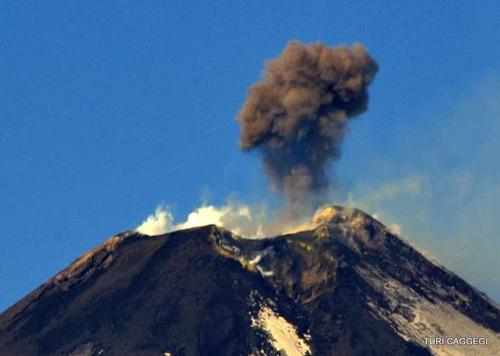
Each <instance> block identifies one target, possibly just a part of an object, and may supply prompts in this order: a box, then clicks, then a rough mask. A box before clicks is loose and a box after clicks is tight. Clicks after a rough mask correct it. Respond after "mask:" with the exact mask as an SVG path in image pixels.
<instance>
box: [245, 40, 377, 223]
mask: <svg viewBox="0 0 500 356" xmlns="http://www.w3.org/2000/svg"><path fill="white" fill-rule="evenodd" d="M377 71H378V65H377V63H376V62H375V61H374V60H373V59H372V58H371V57H370V55H369V54H368V52H367V51H366V49H365V48H364V47H363V46H362V45H360V44H355V45H353V46H352V47H347V46H339V47H333V48H332V47H327V46H325V45H323V44H321V43H314V44H310V45H306V44H303V43H300V42H296V41H294V42H290V43H289V44H288V46H287V47H286V48H285V50H284V51H283V53H282V54H281V56H280V57H278V58H276V59H273V60H270V61H269V62H268V63H267V65H266V67H265V69H264V73H263V78H262V80H261V81H260V82H258V83H257V84H255V85H254V86H253V87H252V88H250V90H249V93H248V98H247V100H246V102H245V103H244V105H243V108H242V109H241V111H240V113H239V115H238V121H239V123H240V125H241V139H240V146H241V148H242V149H243V150H254V149H255V150H258V151H259V152H260V153H261V154H262V161H263V166H264V169H265V172H266V173H267V175H268V176H269V178H270V181H271V186H272V188H273V190H277V191H279V192H280V193H282V194H284V195H285V197H286V198H287V199H288V201H289V213H291V215H292V216H294V215H295V216H300V215H302V214H303V213H304V212H306V211H308V210H311V208H317V207H318V206H320V205H321V204H322V200H321V193H323V192H324V191H325V189H326V188H327V187H328V186H329V178H328V175H327V168H328V165H329V163H330V162H331V161H333V160H336V159H339V157H340V145H341V143H342V139H343V137H344V135H345V133H346V131H347V123H348V121H349V119H351V118H353V117H355V116H357V115H359V114H361V113H363V112H365V111H366V109H367V104H368V91H367V87H368V86H369V84H370V83H371V82H372V80H373V78H374V76H375V74H376V73H377Z"/></svg>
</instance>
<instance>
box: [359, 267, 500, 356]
mask: <svg viewBox="0 0 500 356" xmlns="http://www.w3.org/2000/svg"><path fill="white" fill-rule="evenodd" d="M358 272H359V273H360V275H361V276H363V278H364V279H365V280H366V281H367V282H368V283H369V284H370V285H372V286H373V287H374V289H376V290H377V291H378V292H380V293H381V294H382V295H383V296H384V297H385V299H386V301H387V302H388V307H387V308H381V306H380V305H376V303H375V301H370V302H368V305H369V306H370V308H371V310H372V312H373V313H374V314H375V315H377V316H378V317H380V318H382V319H384V320H386V321H387V322H389V323H390V325H392V327H393V328H394V330H395V331H396V332H397V333H398V334H399V335H401V337H403V338H404V339H405V340H407V341H412V342H416V343H418V344H420V345H421V346H423V347H427V348H428V349H430V350H431V352H432V353H433V354H435V355H438V356H460V355H464V356H466V355H477V356H483V355H484V356H491V355H500V334H499V333H496V332H494V331H493V330H490V329H488V328H485V327H483V326H482V325H479V324H478V323H476V322H474V321H473V320H471V319H470V318H469V317H467V316H466V315H464V314H462V313H460V312H459V311H458V310H456V309H454V308H453V307H452V306H451V305H449V304H445V303H443V302H440V301H434V302H431V301H429V300H427V299H425V298H422V297H421V296H420V295H418V294H417V293H416V292H414V291H413V290H412V289H411V288H409V287H407V286H405V285H403V284H401V283H400V282H398V281H397V280H395V279H393V278H391V277H389V276H387V275H382V274H381V272H380V271H376V270H374V269H365V268H359V269H358ZM460 298H462V299H463V300H465V299H467V298H466V297H465V296H460ZM461 337H462V338H474V337H475V338H486V339H487V344H486V345H453V344H446V342H445V344H444V345H441V344H436V343H434V342H430V340H429V338H431V339H435V338H442V339H443V340H446V339H447V338H461ZM426 338H428V340H427V343H428V344H427V343H426Z"/></svg>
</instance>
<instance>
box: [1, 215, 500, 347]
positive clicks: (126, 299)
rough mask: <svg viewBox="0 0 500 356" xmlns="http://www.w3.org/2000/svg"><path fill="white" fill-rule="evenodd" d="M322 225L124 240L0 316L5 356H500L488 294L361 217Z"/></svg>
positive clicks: (499, 323) (207, 229) (498, 322)
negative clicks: (464, 339) (260, 234)
mask: <svg viewBox="0 0 500 356" xmlns="http://www.w3.org/2000/svg"><path fill="white" fill-rule="evenodd" d="M315 218H316V220H315V221H313V222H314V224H315V226H314V228H312V229H304V230H303V231H299V232H296V233H292V234H287V235H283V236H277V237H273V238H265V239H243V238H241V237H238V236H235V235H234V234H232V233H231V232H230V231H228V230H226V229H224V228H221V227H217V226H215V225H208V226H204V227H199V228H192V229H187V230H181V231H176V232H172V233H169V234H165V235H161V236H155V237H148V236H145V235H141V234H138V233H134V232H126V233H122V234H119V235H117V236H114V237H112V238H111V239H109V240H107V241H106V242H105V243H103V244H102V245H100V246H98V247H96V248H95V249H93V250H91V251H89V252H88V253H86V254H84V255H83V256H82V257H81V258H79V259H77V260H76V261H75V262H74V263H73V264H72V265H71V266H69V267H68V268H67V269H66V270H64V271H62V272H61V273H59V274H58V275H56V276H55V277H54V278H52V279H51V280H49V281H48V282H47V283H45V284H44V285H42V286H41V287H39V288H38V289H37V290H35V291H34V292H32V293H31V294H30V295H28V296H27V297H26V298H24V299H23V300H21V301H20V302H18V303H17V304H16V305H14V306H13V307H11V308H10V309H8V310H7V311H5V312H4V313H3V314H2V315H0V345H1V346H0V355H4V354H5V355H14V354H19V355H24V354H37V355H52V354H62V355H77V354H79V355H101V354H104V355H119V354H139V355H158V354H164V353H171V354H172V355H195V354H219V355H223V354H252V355H277V354H278V352H280V351H283V350H284V351H285V352H286V353H287V354H289V355H305V354H319V355H328V354H345V355H365V354H373V355H383V354H398V355H430V354H433V353H437V354H439V353H443V354H444V353H448V354H455V353H458V352H462V353H471V354H472V353H473V354H477V355H493V354H499V353H500V337H499V332H500V311H499V309H498V307H497V306H496V305H495V304H494V303H493V302H491V301H490V300H489V299H488V298H487V297H485V296H484V295H483V294H482V293H480V292H478V291H477V290H476V289H475V288H473V287H471V286H470V285H469V284H467V283H466V282H465V281H463V280H462V279H460V278H459V277H457V276H456V275H454V274H453V273H451V272H449V271H447V270H446V269H444V268H442V267H441V266H438V265H436V264H434V263H432V262H430V261H428V260H427V259H426V258H425V257H424V256H423V255H422V254H420V253H419V252H418V251H417V250H415V249H414V248H412V247H411V246H410V245H408V244H407V243H405V242H404V241H403V240H401V239H400V238H399V237H398V236H396V235H394V234H392V233H391V232H390V231H389V230H388V229H387V228H386V227H385V226H384V225H383V224H382V223H380V222H379V221H377V220H376V219H374V218H372V217H371V216H369V215H368V214H366V213H364V212H362V211H361V210H358V209H352V208H342V207H339V206H329V207H327V208H325V209H323V211H322V215H321V216H319V215H318V216H316V217H315ZM433 336H435V337H460V336H475V337H483V338H487V345H465V346H464V345H459V346H457V345H455V346H453V345H447V346H446V345H430V344H426V342H425V338H426V337H433Z"/></svg>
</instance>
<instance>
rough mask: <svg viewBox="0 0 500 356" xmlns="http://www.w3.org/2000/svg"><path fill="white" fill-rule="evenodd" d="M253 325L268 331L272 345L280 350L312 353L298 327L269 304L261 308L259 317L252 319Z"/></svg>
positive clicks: (301, 355) (299, 355) (294, 354)
mask: <svg viewBox="0 0 500 356" xmlns="http://www.w3.org/2000/svg"><path fill="white" fill-rule="evenodd" d="M252 326H253V327H257V328H260V329H262V330H263V331H264V332H266V333H267V334H268V335H269V337H270V340H269V341H270V343H271V345H272V346H273V347H274V349H275V350H276V351H278V352H284V353H285V354H286V355H288V356H304V355H310V354H311V348H310V347H309V345H308V344H307V343H306V342H305V341H304V340H303V339H302V338H301V337H299V335H298V334H297V328H296V327H295V326H294V325H293V324H291V323H290V322H289V321H288V320H286V319H285V318H283V317H282V316H280V315H279V314H278V313H276V312H275V311H274V310H273V309H271V308H270V307H269V306H263V307H262V308H261V309H260V311H259V313H258V315H257V317H255V318H253V319H252Z"/></svg>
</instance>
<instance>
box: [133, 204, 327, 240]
mask: <svg viewBox="0 0 500 356" xmlns="http://www.w3.org/2000/svg"><path fill="white" fill-rule="evenodd" d="M333 213H334V211H332V210H331V208H325V209H318V211H317V212H316V213H315V214H314V216H313V217H312V219H311V220H309V219H306V218H304V219H303V220H298V219H294V220H293V221H292V220H290V218H289V217H288V215H287V214H283V215H277V216H273V215H272V214H268V209H267V208H266V207H265V206H264V205H262V206H257V207H251V206H249V205H246V204H235V203H228V204H226V205H222V206H214V205H207V204H204V205H202V206H200V207H198V208H196V209H195V210H194V211H192V212H191V213H189V214H188V216H187V218H186V220H185V221H184V222H181V223H178V224H174V217H173V214H172V213H171V212H170V210H169V209H168V207H167V206H165V205H159V206H158V207H157V208H156V210H155V212H154V214H151V215H150V216H148V217H147V218H146V220H145V221H144V222H143V223H142V224H141V225H139V226H138V227H137V228H136V231H137V232H139V233H141V234H144V235H149V236H156V235H162V234H165V233H167V232H170V231H175V230H182V229H189V228H193V227H198V226H206V225H211V224H214V225H217V226H221V227H224V228H226V229H228V230H230V231H231V232H233V233H234V234H236V235H239V236H241V237H245V238H263V237H266V236H267V237H271V236H276V235H280V234H284V233H292V232H296V231H300V230H307V229H313V228H315V227H316V226H317V225H318V224H320V223H321V222H322V221H323V220H324V219H325V218H326V219H327V218H331V216H332V214H333Z"/></svg>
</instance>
